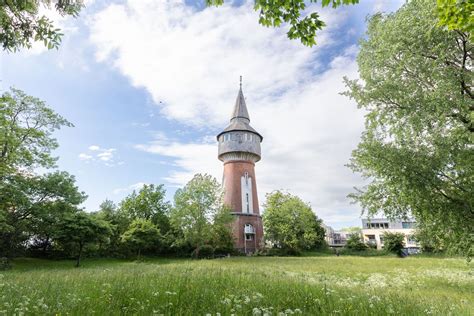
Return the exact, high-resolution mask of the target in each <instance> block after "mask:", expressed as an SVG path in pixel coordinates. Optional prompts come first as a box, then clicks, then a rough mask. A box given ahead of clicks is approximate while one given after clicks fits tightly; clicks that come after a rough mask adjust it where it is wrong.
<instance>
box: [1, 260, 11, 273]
mask: <svg viewBox="0 0 474 316" xmlns="http://www.w3.org/2000/svg"><path fill="white" fill-rule="evenodd" d="M10 268H11V265H10V261H9V260H8V258H7V257H2V258H0V271H2V270H8V269H10Z"/></svg>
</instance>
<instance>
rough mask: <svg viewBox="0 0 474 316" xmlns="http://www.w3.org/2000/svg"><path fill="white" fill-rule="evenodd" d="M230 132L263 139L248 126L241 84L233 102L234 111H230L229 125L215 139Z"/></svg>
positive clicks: (247, 113)
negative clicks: (249, 134)
mask: <svg viewBox="0 0 474 316" xmlns="http://www.w3.org/2000/svg"><path fill="white" fill-rule="evenodd" d="M230 131H244V132H245V131H248V132H252V133H254V134H257V135H258V136H260V138H261V139H263V137H262V135H260V134H259V133H258V132H257V131H256V130H255V129H253V127H252V126H250V116H249V112H248V110H247V105H246V103H245V97H244V93H243V92H242V84H241V85H240V89H239V93H238V94H237V99H236V100H235V105H234V110H233V111H232V115H231V118H230V124H229V125H228V126H227V127H226V128H225V129H224V130H223V131H222V132H220V133H219V135H217V138H219V136H221V135H222V134H224V133H226V132H230Z"/></svg>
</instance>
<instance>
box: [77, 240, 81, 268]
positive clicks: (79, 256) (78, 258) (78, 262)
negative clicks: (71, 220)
mask: <svg viewBox="0 0 474 316" xmlns="http://www.w3.org/2000/svg"><path fill="white" fill-rule="evenodd" d="M81 256H82V243H79V254H78V255H77V261H76V268H78V267H79V265H80V264H81Z"/></svg>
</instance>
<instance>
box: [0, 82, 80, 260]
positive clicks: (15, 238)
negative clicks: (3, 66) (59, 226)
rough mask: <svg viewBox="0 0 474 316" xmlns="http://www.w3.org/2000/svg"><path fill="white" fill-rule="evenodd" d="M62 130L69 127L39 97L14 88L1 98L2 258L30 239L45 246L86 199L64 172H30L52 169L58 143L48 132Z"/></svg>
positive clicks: (0, 209) (0, 225)
mask: <svg viewBox="0 0 474 316" xmlns="http://www.w3.org/2000/svg"><path fill="white" fill-rule="evenodd" d="M61 126H71V124H70V123H69V122H68V121H67V120H65V119H64V118H62V117H61V116H60V115H58V114H56V113H55V112H54V111H53V110H51V109H50V108H48V107H47V106H46V104H45V103H44V102H43V101H41V100H39V99H37V98H34V97H31V96H28V95H26V94H25V93H24V92H22V91H20V90H17V89H11V90H10V92H6V93H4V94H3V95H2V96H1V97H0V192H1V193H2V194H1V195H0V227H1V228H2V229H1V230H0V235H1V236H0V237H1V238H0V251H1V252H2V253H6V254H7V255H12V254H13V252H14V251H15V250H17V249H20V248H24V247H25V244H24V242H25V241H26V240H28V239H31V238H32V239H33V240H34V241H35V242H36V243H39V244H41V243H42V244H43V246H44V247H47V245H48V244H49V243H50V239H51V231H52V230H53V229H54V227H55V226H54V224H55V222H56V221H57V220H58V219H59V218H61V216H63V215H65V214H69V213H71V212H72V210H75V206H77V205H79V204H80V203H82V202H83V201H84V200H85V198H86V196H85V194H84V193H83V192H79V190H78V188H77V186H76V185H75V179H74V177H73V176H71V175H69V174H68V173H66V172H59V171H56V172H53V173H47V174H44V175H36V174H35V173H34V172H33V170H34V168H37V167H43V168H50V167H52V166H53V165H54V162H55V158H54V157H52V156H51V151H52V150H54V149H55V148H57V146H58V144H57V142H56V140H55V139H54V138H53V137H52V133H53V132H54V131H55V130H57V129H59V128H60V127H61ZM49 226H50V229H48V227H49ZM50 230H51V231H50Z"/></svg>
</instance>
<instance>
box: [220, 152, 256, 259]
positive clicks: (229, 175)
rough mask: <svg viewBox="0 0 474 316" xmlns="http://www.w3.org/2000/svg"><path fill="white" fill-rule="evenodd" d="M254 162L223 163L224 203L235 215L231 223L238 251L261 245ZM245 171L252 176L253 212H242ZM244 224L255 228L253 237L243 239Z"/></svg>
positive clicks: (251, 249)
mask: <svg viewBox="0 0 474 316" xmlns="http://www.w3.org/2000/svg"><path fill="white" fill-rule="evenodd" d="M254 167H255V164H254V163H253V162H251V161H229V162H226V163H224V203H225V204H227V205H228V206H230V207H231V209H232V212H234V213H238V214H234V215H235V216H236V219H235V221H234V222H233V224H232V231H233V234H234V240H235V248H237V249H239V250H240V251H245V250H247V252H254V251H255V250H256V249H260V248H261V247H262V246H263V224H262V218H261V216H260V211H259V207H258V196H257V182H256V179H255V168H254ZM245 172H247V173H248V175H249V177H251V178H252V199H253V214H244V213H242V193H241V177H242V176H244V174H245ZM245 224H251V225H252V226H253V227H254V228H255V231H256V233H255V236H254V237H255V238H254V240H252V241H245V235H244V227H245Z"/></svg>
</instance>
